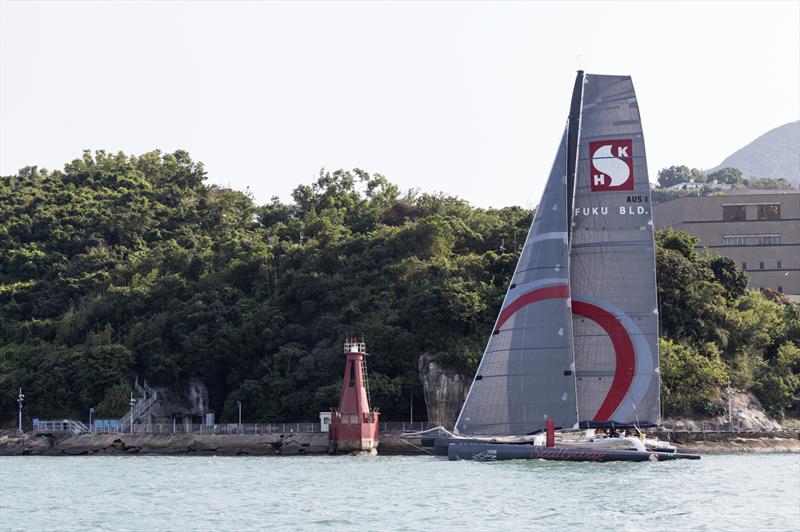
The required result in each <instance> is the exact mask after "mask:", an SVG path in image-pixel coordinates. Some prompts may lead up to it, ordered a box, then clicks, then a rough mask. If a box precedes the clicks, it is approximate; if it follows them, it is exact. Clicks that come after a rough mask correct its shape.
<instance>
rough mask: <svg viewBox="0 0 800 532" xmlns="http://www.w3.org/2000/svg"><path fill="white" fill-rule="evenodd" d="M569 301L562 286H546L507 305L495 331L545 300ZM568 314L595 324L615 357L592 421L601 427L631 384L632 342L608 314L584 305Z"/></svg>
mask: <svg viewBox="0 0 800 532" xmlns="http://www.w3.org/2000/svg"><path fill="white" fill-rule="evenodd" d="M568 297H569V287H568V286H567V285H565V284H560V285H555V286H547V287H545V288H539V289H537V290H531V291H530V292H525V293H524V294H522V295H521V296H519V297H518V298H517V299H515V300H514V301H512V302H511V303H509V304H508V306H506V307H505V308H504V309H503V310H502V311H501V312H500V316H499V317H498V318H497V326H496V327H495V330H499V329H500V327H502V326H503V324H504V323H505V322H506V321H508V319H509V318H510V317H511V316H513V315H514V313H516V312H517V311H518V310H519V309H521V308H522V307H525V306H527V305H530V304H531V303H535V302H536V301H544V300H546V299H566V298H568ZM572 313H573V314H574V315H576V316H583V317H584V318H589V319H590V320H592V321H594V322H595V323H597V324H598V325H599V326H600V327H602V328H603V330H604V331H606V333H607V334H608V336H609V337H610V338H611V343H612V345H613V346H614V354H615V356H616V369H615V371H614V380H612V381H611V388H609V390H608V394H607V395H606V398H605V400H604V401H603V404H602V405H600V408H599V409H598V410H597V413H596V414H595V416H594V419H592V421H594V422H597V423H603V422H606V421H608V419H609V418H610V417H611V416H612V415H613V414H614V412H615V411H616V410H617V408H619V405H620V403H622V400H623V399H624V398H625V394H627V393H628V389H629V388H630V387H631V383H632V382H633V374H634V372H635V370H636V351H635V350H634V349H633V342H631V338H630V336H629V335H628V331H627V330H626V329H625V327H624V326H623V325H622V323H620V321H619V320H618V319H617V318H616V317H615V316H614V315H613V314H611V313H610V312H609V311H607V310H606V309H604V308H601V307H598V306H597V305H593V304H591V303H587V302H585V301H574V300H573V301H572Z"/></svg>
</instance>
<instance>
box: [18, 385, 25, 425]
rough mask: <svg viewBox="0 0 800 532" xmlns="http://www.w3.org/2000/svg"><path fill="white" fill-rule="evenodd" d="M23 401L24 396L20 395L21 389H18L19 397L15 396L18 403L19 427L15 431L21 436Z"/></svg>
mask: <svg viewBox="0 0 800 532" xmlns="http://www.w3.org/2000/svg"><path fill="white" fill-rule="evenodd" d="M24 400H25V396H24V395H23V394H22V388H20V389H19V395H18V396H17V402H18V403H19V426H18V427H17V431H18V432H19V433H20V434H22V402H23V401H24Z"/></svg>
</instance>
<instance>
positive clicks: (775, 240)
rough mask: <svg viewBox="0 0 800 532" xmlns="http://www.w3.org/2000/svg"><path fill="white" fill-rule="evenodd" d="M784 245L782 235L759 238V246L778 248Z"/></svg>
mask: <svg viewBox="0 0 800 532" xmlns="http://www.w3.org/2000/svg"><path fill="white" fill-rule="evenodd" d="M782 243H783V237H782V236H781V235H767V236H760V237H758V245H759V246H777V245H779V244H782Z"/></svg>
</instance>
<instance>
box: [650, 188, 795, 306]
mask: <svg viewBox="0 0 800 532" xmlns="http://www.w3.org/2000/svg"><path fill="white" fill-rule="evenodd" d="M653 218H654V222H655V225H656V227H658V228H661V227H666V226H671V227H673V228H674V229H676V230H680V231H686V232H687V233H691V234H693V235H696V236H698V237H699V238H700V245H699V246H698V247H699V248H708V249H709V250H711V251H713V252H715V253H719V254H720V255H726V256H728V257H730V258H732V259H734V260H735V261H736V262H737V263H738V264H739V266H740V267H741V268H742V269H743V270H745V271H746V272H747V275H748V276H749V277H750V287H751V288H772V289H774V290H777V291H779V292H783V293H784V294H787V295H789V296H791V297H792V299H798V298H800V192H797V191H776V192H761V191H746V192H745V191H737V193H728V194H726V195H724V196H706V197H687V198H679V199H675V200H672V201H668V202H666V203H661V204H658V205H656V206H654V208H653Z"/></svg>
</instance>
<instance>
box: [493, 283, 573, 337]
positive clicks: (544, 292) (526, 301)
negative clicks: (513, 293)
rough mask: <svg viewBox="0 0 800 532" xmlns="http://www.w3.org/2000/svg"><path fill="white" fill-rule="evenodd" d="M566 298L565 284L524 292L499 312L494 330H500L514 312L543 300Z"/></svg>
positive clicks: (567, 292) (566, 289) (567, 290)
mask: <svg viewBox="0 0 800 532" xmlns="http://www.w3.org/2000/svg"><path fill="white" fill-rule="evenodd" d="M568 297H569V287H568V286H567V285H565V284H558V285H555V286H546V287H544V288H538V289H536V290H531V291H530V292H525V293H524V294H522V295H521V296H519V297H518V298H517V299H515V300H514V301H512V302H511V303H509V304H508V306H507V307H506V308H504V309H503V310H502V311H501V312H500V316H499V317H498V318H497V326H496V327H495V330H498V329H500V327H502V326H503V324H504V323H505V322H506V321H507V320H508V318H510V317H511V316H513V315H514V313H515V312H516V311H518V310H519V309H521V308H522V307H524V306H526V305H530V304H531V303H535V302H537V301H543V300H545V299H566V298H568Z"/></svg>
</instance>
